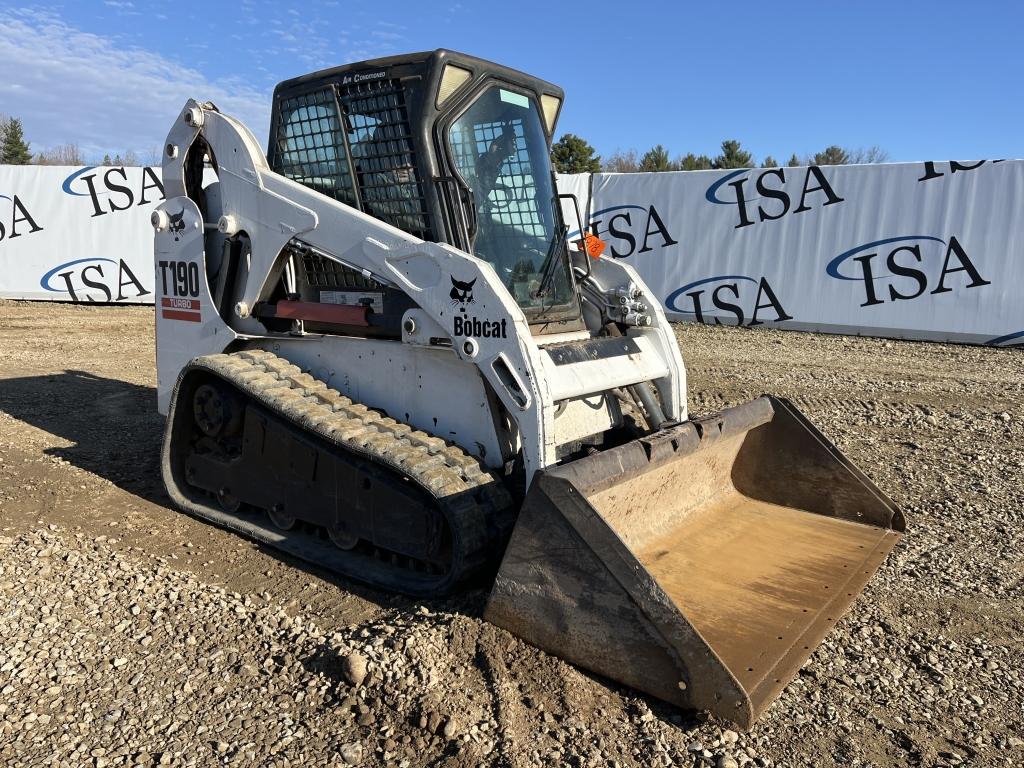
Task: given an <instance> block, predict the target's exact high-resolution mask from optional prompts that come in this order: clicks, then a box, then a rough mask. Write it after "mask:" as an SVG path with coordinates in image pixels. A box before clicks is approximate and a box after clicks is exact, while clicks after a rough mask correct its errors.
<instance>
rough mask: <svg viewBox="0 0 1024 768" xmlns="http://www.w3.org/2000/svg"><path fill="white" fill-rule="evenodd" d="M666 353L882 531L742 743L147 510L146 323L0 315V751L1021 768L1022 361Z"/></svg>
mask: <svg viewBox="0 0 1024 768" xmlns="http://www.w3.org/2000/svg"><path fill="white" fill-rule="evenodd" d="M677 335H678V338H679V342H680V346H681V349H682V352H683V357H684V360H685V362H686V365H687V374H688V387H689V403H690V410H691V413H692V414H693V415H702V414H706V413H709V412H712V411H715V410H718V409H721V408H722V407H725V406H727V405H730V404H736V403H739V402H743V401H745V400H748V399H750V398H751V397H755V396H757V395H759V394H762V393H772V394H777V395H781V396H784V397H787V398H789V399H791V400H792V401H793V402H794V403H795V404H796V405H797V406H798V407H799V408H800V409H801V410H803V411H804V412H805V413H806V414H807V415H808V416H809V417H810V419H811V420H812V421H814V422H815V423H816V424H817V425H818V426H819V428H820V429H822V431H823V432H825V433H826V434H827V435H828V436H829V437H831V438H832V439H833V440H834V441H835V442H836V443H837V445H838V446H839V447H840V448H841V449H842V450H843V451H844V452H845V453H846V454H847V455H848V456H849V457H850V458H851V459H852V460H853V461H854V462H856V463H857V464H858V465H859V466H860V467H861V468H862V469H863V470H864V471H865V472H866V473H867V474H868V475H870V476H871V477H872V478H873V479H874V480H875V481H876V482H877V484H878V485H879V486H880V487H881V488H883V489H884V490H885V491H886V492H887V493H889V494H890V495H891V496H892V498H893V499H894V500H895V501H896V502H897V503H898V504H899V505H900V506H901V507H902V508H903V510H904V512H905V514H906V517H907V526H908V533H907V535H906V536H905V537H904V539H903V540H902V541H901V542H900V544H899V545H898V546H897V548H896V550H895V551H894V552H893V553H892V555H891V556H890V557H889V559H888V560H887V561H886V563H885V564H884V565H883V566H882V568H881V570H880V571H879V573H878V575H877V577H876V578H875V579H874V580H873V581H872V582H871V583H870V584H869V586H868V588H867V589H866V591H865V593H864V594H863V595H862V596H861V597H860V599H859V600H858V601H857V602H856V603H855V605H854V607H853V608H852V610H851V611H850V613H849V614H848V615H847V616H846V617H845V618H844V619H843V620H842V622H840V624H839V625H838V626H837V627H836V629H835V630H834V631H833V632H832V633H831V634H830V635H829V636H828V637H827V638H826V640H825V642H824V643H823V644H822V645H821V647H820V648H819V649H818V650H817V652H815V654H814V655H813V656H812V657H811V659H810V660H809V661H808V663H807V664H806V665H805V666H804V668H803V669H802V670H801V672H800V674H799V675H798V676H797V677H796V679H795V680H794V681H793V682H792V683H791V684H790V685H789V686H788V687H787V689H786V690H785V692H784V693H783V694H782V696H781V697H780V698H779V699H778V700H777V701H776V702H775V703H774V704H773V705H772V706H771V708H770V709H769V710H768V712H767V714H766V715H765V717H764V718H763V719H762V720H761V721H760V722H759V723H758V724H757V725H756V726H755V727H754V728H753V730H752V731H751V732H750V733H747V734H737V733H736V732H735V731H733V730H730V729H729V725H728V724H727V723H717V722H714V721H709V720H708V719H707V718H706V717H703V716H701V715H699V714H694V713H689V712H679V711H677V710H675V709H673V708H672V707H669V706H667V705H664V704H662V703H660V702H658V701H655V700H653V699H649V698H646V697H644V696H640V695H637V694H635V693H634V692H631V691H629V690H627V689H624V688H621V687H619V686H616V685H614V684H611V683H609V682H607V681H605V680H602V679H599V678H596V677H594V676H591V675H587V674H585V673H582V672H580V671H579V670H577V669H575V668H573V667H571V666H570V665H567V664H565V663H563V662H561V661H559V660H557V659H554V658H552V657H549V656H547V655H545V654H543V653H541V652H540V651H537V650H536V649H533V648H531V647H530V646H527V645H526V644H524V643H522V642H521V641H519V640H517V639H515V638H513V637H512V636H510V635H508V634H506V633H505V632H503V631H501V630H497V629H495V628H494V627H491V626H489V625H486V624H485V623H483V622H482V621H481V620H480V619H479V615H480V610H481V606H482V597H483V593H482V592H481V591H479V590H478V591H474V592H470V593H467V594H464V595H461V596H459V597H457V598H455V599H452V600H448V601H443V602H434V603H429V604H426V605H422V604H420V603H416V602H413V601H410V600H408V599H406V598H402V597H398V596H393V595H388V594H383V593H379V592H376V591H373V590H370V589H367V588H365V587H362V586H360V585H357V584H353V583H351V582H347V581H343V580H340V579H337V578H334V577H331V576H329V575H326V574H323V573H319V572H316V571H315V570H311V569H309V568H307V567H305V566H303V565H301V564H299V563H297V562H295V561H292V560H290V559H287V558H283V557H279V556H277V555H275V554H274V553H272V552H269V551H266V550H264V549H262V548H260V547H259V546H257V545H255V544H252V543H250V542H247V541H245V540H243V539H241V538H239V537H238V536H236V535H233V534H231V533H228V532H226V531H223V530H220V529H217V528H215V527H212V526H209V525H206V524H203V523H201V522H198V521H196V520H194V519H191V518H189V517H187V516H185V515H182V514H179V513H177V512H175V511H174V510H173V509H171V507H170V505H169V502H168V500H167V498H166V495H165V493H164V491H163V488H162V485H161V482H160V478H159V472H158V453H159V445H160V438H161V429H162V419H161V417H160V416H159V414H157V412H156V395H155V389H154V383H155V370H154V366H155V362H154V348H153V309H152V308H151V307H89V306H82V305H67V304H63V305H59V304H43V303H27V302H3V301H0V608H3V610H2V612H0V692H2V698H0V762H3V763H4V764H8V765H41V764H49V765H82V764H88V765H96V766H102V765H118V764H123V765H151V764H165V765H166V764H170V765H210V764H223V763H232V764H237V765H249V764H253V765H256V764H258V765H279V766H284V765H310V764H316V765H321V764H322V765H363V764H365V765H406V766H416V765H451V766H454V765H467V766H468V765H495V766H504V765H510V766H530V765H538V764H546V765H580V766H582V765H595V766H596V765H601V766H615V765H618V766H633V765H636V766H648V765H666V766H667V765H685V766H694V765H711V766H717V768H734V767H735V766H736V765H743V764H755V765H780V766H789V765H794V766H797V765H807V766H832V765H835V766H840V765H842V766H848V765H861V766H867V765H873V766H888V765H921V766H956V765H982V766H988V765H1007V766H1017V765H1021V764H1024V725H1022V723H1024V672H1022V670H1024V641H1022V637H1024V556H1022V543H1024V534H1022V529H1024V489H1022V482H1021V481H1022V479H1024V470H1022V465H1024V354H1022V351H1021V350H1013V349H989V348H977V347H967V346H955V345H942V344H930V343H914V342H902V341H885V340H878V339H862V338H853V337H838V336H825V335H816V334H800V333H785V332H780V331H770V330H757V331H751V330H745V329H732V328H715V327H705V326H695V325H685V326H679V327H678V331H677ZM722 557H723V562H725V563H727V561H728V557H729V553H728V552H723V553H722ZM136 587H137V588H138V590H139V592H138V594H139V595H143V597H140V598H133V597H128V596H119V595H121V592H119V590H121V591H124V590H131V589H135V588H136ZM147 590H148V591H147ZM125 594H127V593H125ZM75 595H77V597H75ZM186 597H187V598H188V599H187V600H186V599H185V598H186ZM83 601H84V602H83ZM147 601H148V602H147ZM94 603H95V608H89V609H88V610H87V609H85V608H84V607H83V606H86V605H88V606H92V605H93V604H94ZM136 609H138V610H136ZM143 619H145V623H144V624H140V622H142V621H143ZM108 622H114V623H113V624H111V625H110V626H109V627H108V626H107V623H108ZM118 627H119V629H118ZM158 632H159V633H161V634H158ZM143 638H150V639H151V642H152V638H158V642H157V645H156V646H150V645H149V644H147V643H145V642H144V641H143ZM108 657H109V658H108ZM353 664H356V666H359V665H364V666H366V667H367V668H368V670H369V671H368V674H367V675H366V676H365V679H363V678H362V677H361V676H360V675H359V674H358V673H356V674H354V675H353V673H352V665H353ZM250 669H251V670H252V674H251V675H250V674H249V670H250ZM354 678H355V679H354ZM282 701H283V702H284V703H282ZM245 713H249V714H248V715H246V714H245Z"/></svg>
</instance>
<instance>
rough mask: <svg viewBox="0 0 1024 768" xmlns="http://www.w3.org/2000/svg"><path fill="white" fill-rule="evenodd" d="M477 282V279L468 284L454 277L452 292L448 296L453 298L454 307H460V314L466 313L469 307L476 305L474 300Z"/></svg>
mask: <svg viewBox="0 0 1024 768" xmlns="http://www.w3.org/2000/svg"><path fill="white" fill-rule="evenodd" d="M475 282H476V278H475V277H474V278H473V279H472V280H470V281H469V282H468V283H464V282H462V281H461V280H456V279H455V278H454V277H452V291H451V293H449V294H448V295H449V296H450V297H451V300H452V306H453V307H458V308H459V311H460V312H465V311H466V307H467V306H469V305H470V304H473V303H475V302H474V300H473V283H475Z"/></svg>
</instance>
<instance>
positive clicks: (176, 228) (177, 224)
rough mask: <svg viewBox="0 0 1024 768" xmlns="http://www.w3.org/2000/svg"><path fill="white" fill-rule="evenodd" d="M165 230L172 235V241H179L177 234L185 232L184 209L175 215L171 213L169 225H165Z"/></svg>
mask: <svg viewBox="0 0 1024 768" xmlns="http://www.w3.org/2000/svg"><path fill="white" fill-rule="evenodd" d="M167 229H168V230H169V231H171V232H173V233H174V239H175V240H179V239H180V238H179V237H178V233H179V232H184V231H185V209H184V208H182V209H181V210H180V211H178V212H177V213H172V214H171V217H170V223H169V224H168V225H167Z"/></svg>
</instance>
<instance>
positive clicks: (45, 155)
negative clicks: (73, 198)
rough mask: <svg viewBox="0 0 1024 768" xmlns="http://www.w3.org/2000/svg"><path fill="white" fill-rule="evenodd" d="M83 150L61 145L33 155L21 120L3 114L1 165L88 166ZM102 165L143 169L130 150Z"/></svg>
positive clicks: (156, 162)
mask: <svg viewBox="0 0 1024 768" xmlns="http://www.w3.org/2000/svg"><path fill="white" fill-rule="evenodd" d="M151 154H152V156H153V157H152V158H151V159H152V160H153V162H150V163H148V164H149V165H159V164H160V160H159V157H158V155H157V153H156V152H155V151H154V152H152V153H151ZM87 164H88V163H87V161H86V159H85V157H84V155H83V154H82V150H81V149H80V148H79V146H78V145H77V144H58V145H57V146H55V147H50V148H49V149H43V150H40V151H38V152H35V153H33V152H32V146H31V144H30V142H28V141H26V140H25V129H24V127H23V126H22V124H21V120H19V119H18V118H16V117H7V116H6V115H3V114H0V165H87ZM100 164H101V165H110V166H125V165H142V163H141V162H139V158H138V156H137V155H136V154H135V153H134V152H132V151H131V150H129V151H127V152H125V153H124V154H116V155H114V156H113V157H111V156H110V155H109V154H106V155H104V156H103V161H102V162H101V163H100Z"/></svg>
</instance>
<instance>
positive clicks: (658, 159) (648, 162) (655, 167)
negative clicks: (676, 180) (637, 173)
mask: <svg viewBox="0 0 1024 768" xmlns="http://www.w3.org/2000/svg"><path fill="white" fill-rule="evenodd" d="M640 170H641V171H644V172H647V173H658V172H661V171H676V170H679V169H678V167H677V166H676V164H675V163H673V162H670V161H669V159H668V150H667V149H665V148H664V147H663V146H661V144H658V145H657V146H656V147H652V148H651V149H649V150H648V151H647V152H646V153H645V154H644V156H643V157H642V158H640Z"/></svg>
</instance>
